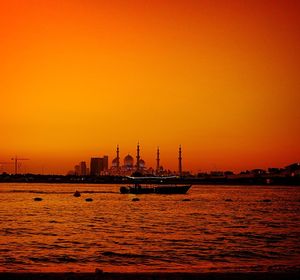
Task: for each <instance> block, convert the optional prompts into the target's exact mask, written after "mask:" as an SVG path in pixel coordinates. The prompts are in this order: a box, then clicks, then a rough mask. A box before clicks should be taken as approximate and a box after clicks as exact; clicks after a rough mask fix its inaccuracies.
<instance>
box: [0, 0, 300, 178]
mask: <svg viewBox="0 0 300 280" xmlns="http://www.w3.org/2000/svg"><path fill="white" fill-rule="evenodd" d="M299 12H300V1H283V0H282V1H276V0H272V1H271V0H270V1H264V0H262V1H250V0H249V1H240V0H238V1H209V0H207V1H201V0H199V1H197V0H195V1H192V0H185V1H176V0H165V1H162V0H156V1H150V0H148V1H146V0H144V1H143V0H135V1H130V0H129V1H123V0H119V1H113V0H112V1H96V0H85V1H84V0H61V1H59V0H40V1H38V0H18V1H17V0H10V1H7V0H0V59H1V60H0V63H1V64H0V65H1V66H0V93H1V110H0V124H1V134H0V161H10V158H11V157H13V156H14V155H15V154H17V155H18V156H20V157H27V158H30V161H27V162H26V163H25V162H24V163H23V171H27V172H42V171H43V172H44V173H48V172H50V173H63V174H64V173H65V172H67V171H68V170H69V169H71V168H72V167H73V166H74V165H75V164H77V162H79V161H81V160H86V161H89V158H90V157H91V156H102V155H104V154H108V155H109V157H110V160H111V159H112V157H114V154H115V147H116V145H117V144H119V145H120V153H121V157H123V156H125V155H126V154H127V153H131V154H132V155H135V146H136V144H137V142H138V141H139V142H140V144H141V153H142V157H143V159H144V160H145V161H146V163H147V165H148V166H149V165H150V166H155V156H156V155H155V150H156V147H157V146H160V149H161V163H162V164H163V165H164V167H166V168H169V169H177V150H178V145H179V144H181V145H182V147H183V157H184V160H183V167H184V169H190V170H193V171H199V170H202V171H204V170H215V169H218V170H227V169H230V170H234V171H238V170H244V169H250V168H266V167H269V166H276V167H282V166H285V165H287V164H289V163H292V162H296V161H299V155H300V145H299V143H300V109H299V107H300V105H299V104H300V91H299V90H300V87H299V81H300V79H299V73H300V69H299V68H300V66H299V65H300V61H299V53H300V50H299V46H300V44H299V41H300V38H299V26H300V17H299ZM1 168H2V170H3V168H4V169H6V167H1ZM0 171H1V170H0Z"/></svg>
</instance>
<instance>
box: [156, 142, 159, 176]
mask: <svg viewBox="0 0 300 280" xmlns="http://www.w3.org/2000/svg"><path fill="white" fill-rule="evenodd" d="M156 173H157V174H158V173H159V147H157V151H156Z"/></svg>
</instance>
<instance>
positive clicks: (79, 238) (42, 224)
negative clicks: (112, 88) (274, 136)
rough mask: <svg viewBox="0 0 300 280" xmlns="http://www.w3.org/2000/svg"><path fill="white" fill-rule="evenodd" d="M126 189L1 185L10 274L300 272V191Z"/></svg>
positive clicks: (0, 263)
mask: <svg viewBox="0 0 300 280" xmlns="http://www.w3.org/2000/svg"><path fill="white" fill-rule="evenodd" d="M119 188H120V186H119V185H97V184H82V185H81V184H37V183H35V184H31V183H28V184H26V183H16V184H13V183H10V184H5V183H2V184H0V272H94V271H95V270H96V269H100V270H103V271H104V272H257V271H259V272H266V271H269V272H270V271H272V272H277V271H299V270H300V187H292V186H214V185H210V186H206V185H194V186H192V188H191V189H190V190H189V191H188V193H187V194H185V195H159V194H146V195H132V194H120V193H119ZM76 190H77V191H79V192H80V193H81V196H80V197H74V196H73V194H74V192H75V191H76ZM35 198H41V200H40V201H36V200H35ZM88 198H90V199H88ZM134 198H138V199H139V200H137V199H134ZM86 199H88V201H87V200H86Z"/></svg>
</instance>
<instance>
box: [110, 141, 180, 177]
mask: <svg viewBox="0 0 300 280" xmlns="http://www.w3.org/2000/svg"><path fill="white" fill-rule="evenodd" d="M133 172H140V173H142V174H152V175H154V174H155V175H172V173H171V174H170V170H168V171H167V170H164V169H163V167H162V166H161V165H160V153H159V148H157V153H156V169H155V170H154V169H153V168H151V167H150V168H147V167H146V162H145V161H144V160H143V159H142V158H141V157H140V145H139V143H138V144H137V147H136V161H135V160H134V158H133V157H132V156H131V155H130V154H127V155H126V156H125V157H124V159H123V165H121V162H120V150H119V145H118V146H117V150H116V157H115V158H114V159H113V161H112V165H111V168H110V170H109V173H110V174H111V175H119V176H130V175H132V173H133ZM175 174H176V175H179V176H181V175H182V154H181V146H179V153H178V172H175Z"/></svg>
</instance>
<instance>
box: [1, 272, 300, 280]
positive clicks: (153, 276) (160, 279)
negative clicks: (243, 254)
mask: <svg viewBox="0 0 300 280" xmlns="http://www.w3.org/2000/svg"><path fill="white" fill-rule="evenodd" d="M0 277H1V279H5V280H14V279H20V280H38V279H43V280H52V279H53V280H71V279H72V280H92V279H95V280H100V279H101V280H116V279H122V280H196V279H199V280H204V279H205V280H217V279H219V280H238V279H243V280H248V279H249V280H250V279H255V280H271V279H272V280H293V279H299V277H300V272H299V271H297V272H249V273H244V272H242V273H241V272H236V273H234V272H230V273H218V272H210V273H188V272H187V273H181V272H178V273H173V272H170V273H168V272H166V273H164V272H153V273H152V272H149V273H148V272H146V273H72V272H65V273H63V272H57V273H56V272H53V273H51V272H48V273H47V272H42V273H38V272H36V273H27V272H26V273H19V272H14V273H10V272H9V273H6V272H2V273H0Z"/></svg>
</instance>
